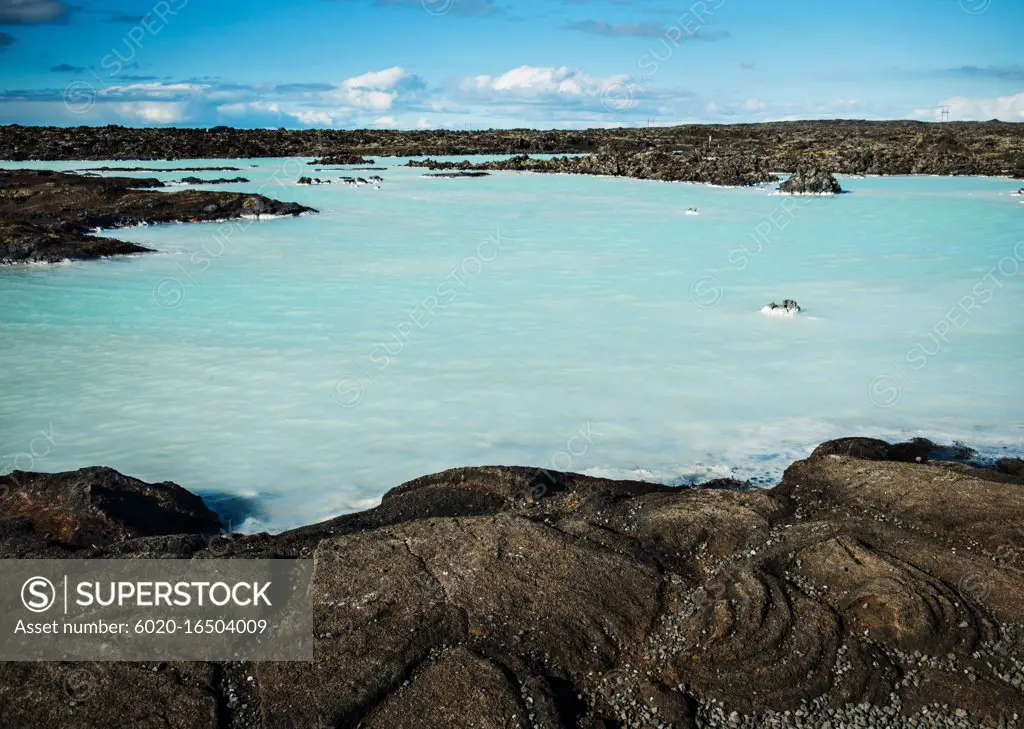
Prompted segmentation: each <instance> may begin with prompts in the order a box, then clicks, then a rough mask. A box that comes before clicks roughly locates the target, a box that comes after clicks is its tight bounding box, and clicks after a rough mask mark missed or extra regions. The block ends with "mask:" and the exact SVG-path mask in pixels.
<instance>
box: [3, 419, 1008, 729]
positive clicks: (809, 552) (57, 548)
mask: <svg viewBox="0 0 1024 729" xmlns="http://www.w3.org/2000/svg"><path fill="white" fill-rule="evenodd" d="M970 456H971V452H970V451H969V449H965V448H963V447H956V448H952V449H942V448H939V447H936V446H935V445H934V444H931V443H928V442H927V441H921V440H917V441H911V442H909V443H903V444H895V445H890V444H887V443H884V442H882V441H876V440H872V439H866V438H846V439H841V440H837V441H830V442H828V443H824V444H822V445H821V446H819V447H818V448H817V449H816V450H815V451H814V453H813V454H812V455H811V456H810V457H809V458H807V459H805V460H802V461H798V462H796V463H794V464H792V465H791V466H790V467H789V469H787V471H786V473H785V476H784V478H783V480H782V482H781V483H780V484H779V485H778V486H776V487H774V488H772V489H766V490H757V489H749V488H744V487H742V485H741V484H735V483H725V482H720V483H718V484H711V486H712V487H711V488H692V489H687V488H669V487H665V486H660V485H657V484H651V483H645V482H631V481H610V480H606V479H598V478H590V477H586V476H581V475H578V474H571V473H554V472H548V471H539V470H537V469H531V468H515V467H484V468H462V469H454V470H450V471H445V472H443V473H439V474H435V475H432V476H426V477H423V478H419V479H416V480H414V481H411V482H409V483H406V484H403V485H401V486H398V487H397V488H394V489H392V490H391V491H389V492H388V493H387V494H386V495H385V496H384V498H383V500H382V502H381V505H380V506H378V507H377V508H375V509H371V510H370V511H366V512H361V513H356V514H348V515H345V516H341V517H338V518H335V519H332V520H329V521H327V522H323V523H320V524H315V525H311V526H308V527H303V528H301V529H297V530H293V531H290V532H285V533H282V534H278V535H268V534H256V535H247V536H239V535H226V536H214V535H215V533H216V532H217V530H218V526H219V523H218V521H217V517H216V515H215V514H213V513H212V512H210V511H209V510H208V509H207V508H206V507H205V506H203V505H202V503H201V502H199V500H198V499H197V497H195V496H193V495H192V494H189V493H188V492H187V491H185V490H184V489H181V488H180V487H177V486H175V485H173V484H145V483H143V482H141V481H137V480H135V479H130V478H127V477H125V476H122V475H120V474H118V473H117V472H115V471H112V470H110V469H99V468H91V469H83V470H81V471H76V472H71V473H64V474H34V473H23V472H14V473H12V474H10V475H8V476H6V477H0V514H2V516H0V555H2V556H3V557H6V558H14V557H18V558H28V557H31V558H56V557H70V558H114V557H147V558H149V557H176V558H207V557H226V558H247V557H248V558H253V557H270V558H282V559H287V558H295V557H308V558H313V559H314V560H315V571H314V578H313V580H314V582H313V584H314V589H313V595H314V631H315V634H316V638H315V648H314V661H313V662H312V663H308V664H306V663H260V664H252V663H232V664H207V663H188V664H185V663H160V664H140V663H92V664H88V665H86V666H82V665H81V664H50V663H20V664H18V663H3V664H0V710H2V714H3V716H4V722H6V724H7V725H10V726H19V727H25V728H26V729H33V728H36V727H38V728H40V729H41V728H42V727H47V728H49V727H57V726H75V727H108V726H136V727H165V726H174V727H233V728H237V729H240V728H242V727H268V728H270V727H274V728H276V727H356V726H359V727H367V728H380V729H384V728H385V727H386V728H388V729H395V728H400V727H409V728H410V729H411V728H412V727H423V728H427V729H431V728H434V727H436V728H438V729H441V728H442V727H443V728H445V729H447V728H448V727H456V726H458V727H496V728H498V729H513V728H514V729H519V728H523V729H525V728H526V727H545V728H548V727H550V728H554V727H585V728H587V729H612V728H613V727H696V726H723V727H724V726H729V727H748V726H749V727H754V726H765V727H775V726H793V727H796V726H805V727H811V726H813V727H823V726H831V727H835V728H838V727H868V726H906V727H911V726H916V727H931V726H942V727H968V726H1002V727H1015V726H1021V725H1022V723H1024V708H1022V707H1024V571H1022V562H1021V556H1022V550H1024V529H1022V525H1024V477H1022V470H1021V467H1022V465H1024V462H1022V461H1020V460H1019V459H1004V460H1003V461H1000V462H999V463H998V464H996V466H995V467H978V466H975V465H971V464H970V463H968V462H967V461H966V459H969V458H970ZM937 458H944V459H952V460H935V459H937ZM715 485H719V486H728V488H714V486H715ZM125 494H128V495H130V496H131V499H130V500H129V499H126V498H122V497H123V496H124V495H125ZM125 503H132V504H134V506H133V508H131V509H125V508H123V505H124V504H125ZM176 530H185V531H187V532H189V533H178V534H174V533H172V532H174V531H176ZM73 669H74V670H78V671H81V670H86V671H88V674H89V677H90V681H91V683H90V685H91V692H90V694H89V696H88V697H86V698H84V699H81V700H75V698H74V697H72V698H71V699H69V695H68V692H67V690H66V688H65V687H66V674H67V673H68V672H69V671H71V670H73Z"/></svg>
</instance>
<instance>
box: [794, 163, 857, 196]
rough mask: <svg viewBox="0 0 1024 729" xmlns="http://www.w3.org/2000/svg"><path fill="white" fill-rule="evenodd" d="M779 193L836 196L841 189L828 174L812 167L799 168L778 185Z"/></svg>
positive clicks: (832, 176)
mask: <svg viewBox="0 0 1024 729" xmlns="http://www.w3.org/2000/svg"><path fill="white" fill-rule="evenodd" d="M779 191H780V192H785V193H788V194H791V195H838V194H839V193H841V192H842V191H843V188H842V187H840V186H839V182H837V181H836V178H835V176H834V175H832V174H831V173H830V172H825V171H824V170H819V169H816V168H813V167H810V168H808V167H799V168H797V171H796V172H794V173H793V174H792V175H790V176H789V179H787V180H786V181H785V182H783V183H782V184H781V185H779Z"/></svg>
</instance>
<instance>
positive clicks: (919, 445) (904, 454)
mask: <svg viewBox="0 0 1024 729" xmlns="http://www.w3.org/2000/svg"><path fill="white" fill-rule="evenodd" d="M829 455H843V456H853V457H854V458H864V459H867V460H872V461H905V462H917V463H922V462H924V461H967V460H970V459H971V458H973V457H974V456H976V455H977V452H976V451H975V450H974V449H973V448H968V447H967V446H965V445H963V444H962V443H954V444H953V445H950V446H944V445H939V444H938V443H934V442H932V441H930V440H928V439H927V438H914V439H912V440H909V441H905V442H903V443H892V444H890V443H887V442H885V441H884V440H878V439H877V438H838V439H836V440H829V441H825V442H824V443H822V444H821V445H819V446H818V447H817V448H815V449H814V452H813V453H811V458H820V457H821V456H829Z"/></svg>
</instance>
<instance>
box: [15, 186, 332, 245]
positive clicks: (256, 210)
mask: <svg viewBox="0 0 1024 729" xmlns="http://www.w3.org/2000/svg"><path fill="white" fill-rule="evenodd" d="M163 186H164V185H163V183H161V182H160V181H159V180H155V179H145V178H141V179H133V178H127V177H86V176H83V175H74V174H65V173H60V172H49V171H38V170H0V263H22V262H56V261H62V260H65V259H86V258H98V257H100V256H110V255H115V254H121V253H140V252H144V251H147V250H149V249H147V248H143V247H142V246H137V245H134V244H132V243H125V242H123V241H119V240H113V239H110V238H100V237H97V236H94V235H92V233H93V232H94V231H95V230H96V229H97V228H121V227H126V226H131V225H138V224H140V223H147V224H150V223H170V222H177V221H182V222H188V221H192V222H196V221H204V220H205V221H209V220H224V219H228V218H239V217H243V216H250V215H254V216H258V215H299V214H301V213H305V212H315V211H313V210H312V208H307V207H305V206H303V205H299V204H297V203H287V202H279V201H277V200H271V199H270V198H266V197H263V196H262V195H250V194H244V193H237V192H209V191H200V190H182V191H179V192H171V193H163V192H155V191H153V190H152V189H151V188H159V187H163Z"/></svg>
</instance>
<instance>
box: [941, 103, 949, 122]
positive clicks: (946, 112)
mask: <svg viewBox="0 0 1024 729" xmlns="http://www.w3.org/2000/svg"><path fill="white" fill-rule="evenodd" d="M939 116H940V118H941V119H942V121H944V122H948V121H949V107H948V106H944V107H942V112H941V114H940V115H939Z"/></svg>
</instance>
